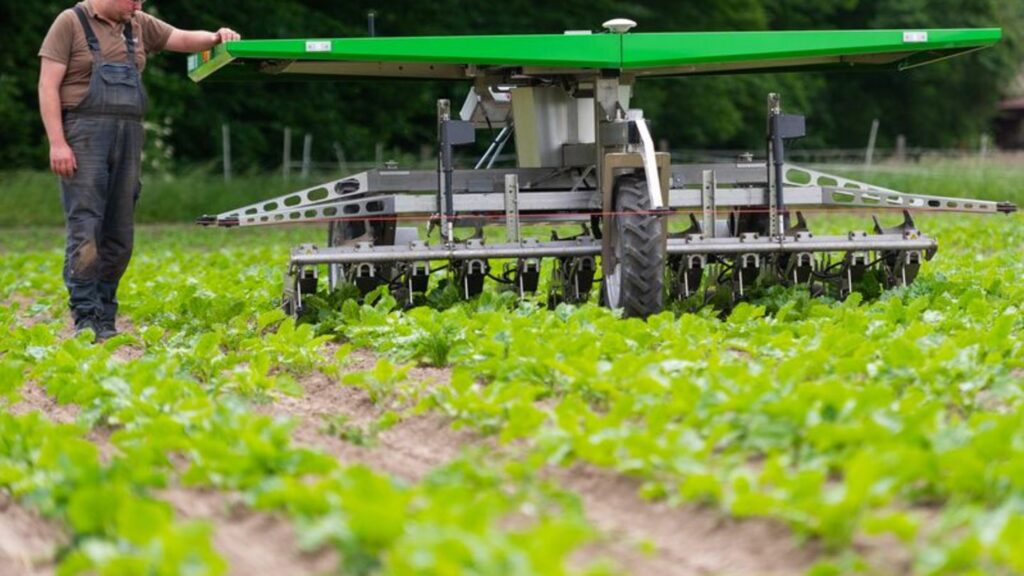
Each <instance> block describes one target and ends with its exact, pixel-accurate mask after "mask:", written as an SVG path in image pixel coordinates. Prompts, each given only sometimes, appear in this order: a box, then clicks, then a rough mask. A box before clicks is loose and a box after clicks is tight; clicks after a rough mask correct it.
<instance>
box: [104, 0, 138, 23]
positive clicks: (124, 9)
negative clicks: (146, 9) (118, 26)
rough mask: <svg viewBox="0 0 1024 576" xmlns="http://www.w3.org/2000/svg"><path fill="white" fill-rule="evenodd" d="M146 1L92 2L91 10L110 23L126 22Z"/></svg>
mask: <svg viewBox="0 0 1024 576" xmlns="http://www.w3.org/2000/svg"><path fill="white" fill-rule="evenodd" d="M145 1H146V0H92V5H93V9H95V10H96V13H97V14H99V15H100V16H102V17H104V18H106V19H107V20H110V21H112V22H128V21H129V20H131V19H132V16H133V15H134V14H135V11H136V10H141V9H142V4H143V3H145Z"/></svg>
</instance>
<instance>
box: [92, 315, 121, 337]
mask: <svg viewBox="0 0 1024 576" xmlns="http://www.w3.org/2000/svg"><path fill="white" fill-rule="evenodd" d="M96 330H97V332H96V340H98V341H99V340H109V339H111V338H113V337H114V336H117V325H116V324H115V322H114V320H113V319H110V320H108V319H106V318H100V319H99V320H97V321H96Z"/></svg>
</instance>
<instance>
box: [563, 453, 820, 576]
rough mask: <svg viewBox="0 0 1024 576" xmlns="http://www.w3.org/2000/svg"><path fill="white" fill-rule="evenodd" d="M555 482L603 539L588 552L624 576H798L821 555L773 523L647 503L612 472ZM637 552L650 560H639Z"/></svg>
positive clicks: (578, 470) (582, 473)
mask: <svg viewBox="0 0 1024 576" xmlns="http://www.w3.org/2000/svg"><path fill="white" fill-rule="evenodd" d="M554 477H555V478H556V479H557V480H558V482H559V484H561V485H562V486H563V487H565V488H567V489H569V490H572V491H573V492H575V493H577V494H579V496H580V498H581V499H582V501H583V505H584V510H585V511H586V514H587V518H588V519H589V520H590V521H591V523H593V524H594V526H596V527H597V528H598V529H600V530H601V531H602V532H603V533H605V534H606V535H607V536H608V539H607V542H605V544H604V546H603V547H600V548H598V549H597V550H595V552H596V553H598V554H604V555H607V556H609V557H611V558H612V559H614V560H615V561H617V562H618V563H619V565H621V566H623V567H624V568H625V569H626V570H627V571H628V572H629V573H630V574H636V575H647V574H658V575H659V576H696V575H710V574H758V575H776V574H777V575H782V574H803V573H804V572H806V571H807V569H808V568H810V567H811V566H812V565H813V564H814V562H815V561H816V559H817V556H818V554H819V553H820V551H819V550H818V547H817V546H815V545H813V544H804V545H802V546H801V545H800V543H799V542H797V540H796V538H795V537H794V536H793V535H792V533H791V532H790V530H789V529H788V528H786V527H785V526H783V525H782V524H781V523H778V522H773V521H769V520H761V519H744V520H736V519H732V518H729V517H727V516H725V515H723V514H722V513H721V512H719V511H717V510H713V509H710V508H703V507H700V506H695V505H683V506H677V507H672V506H669V505H667V504H664V503H660V502H649V501H647V500H644V499H642V498H640V497H639V496H638V491H639V488H640V482H639V481H637V480H634V479H631V478H627V477H624V476H622V475H620V474H616V473H614V472H611V471H607V470H600V469H596V468H594V467H592V466H586V465H575V466H573V467H571V468H569V469H563V470H559V471H557V472H556V473H555V474H554ZM643 546H649V547H651V548H652V551H651V553H650V554H647V553H642V552H640V550H641V547H643Z"/></svg>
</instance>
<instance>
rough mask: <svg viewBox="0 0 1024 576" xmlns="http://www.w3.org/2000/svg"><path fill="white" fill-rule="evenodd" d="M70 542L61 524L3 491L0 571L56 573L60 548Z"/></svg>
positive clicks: (35, 575)
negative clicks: (15, 500) (32, 509)
mask: <svg viewBox="0 0 1024 576" xmlns="http://www.w3.org/2000/svg"><path fill="white" fill-rule="evenodd" d="M65 544H67V536H66V535H65V534H64V532H63V531H62V530H61V529H60V526H59V525H58V524H57V523H55V522H51V521H49V520H45V519H43V518H40V517H39V516H38V515H37V514H36V513H35V512H32V511H29V510H26V509H24V508H22V507H21V506H19V505H18V504H16V503H14V502H12V501H11V500H10V499H9V498H8V497H7V496H5V495H0V574H4V575H5V576H44V575H49V574H53V573H54V568H55V561H56V556H57V550H58V549H59V548H60V547H61V546H64V545H65Z"/></svg>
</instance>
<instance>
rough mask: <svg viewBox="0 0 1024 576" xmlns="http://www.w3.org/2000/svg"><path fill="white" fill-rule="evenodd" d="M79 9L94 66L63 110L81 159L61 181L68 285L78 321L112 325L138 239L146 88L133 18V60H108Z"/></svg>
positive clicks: (128, 27)
mask: <svg viewBox="0 0 1024 576" xmlns="http://www.w3.org/2000/svg"><path fill="white" fill-rule="evenodd" d="M74 10H75V13H76V14H77V15H78V19H79V21H80V22H81V23H82V28H83V29H84V30H85V36H86V40H87V41H88V44H89V51H90V52H91V53H92V59H93V64H92V77H91V79H90V80H89V92H88V93H87V94H86V96H85V99H84V100H82V102H81V103H80V104H79V105H78V106H76V107H75V108H72V109H70V110H65V111H64V134H65V137H66V138H67V141H68V144H69V145H70V146H71V150H72V151H73V152H74V154H75V158H76V160H77V163H78V169H77V170H76V171H75V173H74V175H73V176H72V177H71V178H62V179H61V183H60V184H61V201H62V203H63V205H64V216H65V222H66V227H67V247H66V250H65V254H64V284H65V285H66V286H67V289H68V295H69V296H70V302H69V303H70V306H71V314H72V316H73V317H74V318H75V321H76V322H77V321H79V320H81V319H85V318H92V319H94V320H96V321H98V322H100V323H101V324H107V325H109V326H110V327H113V323H114V318H115V316H116V314H117V297H116V294H117V284H118V282H119V281H120V280H121V276H123V275H124V272H125V270H126V269H127V268H128V261H129V260H130V259H131V255H132V246H133V243H134V234H133V219H134V216H135V202H136V201H137V200H138V197H139V193H140V192H141V185H142V184H141V182H140V180H139V177H140V171H141V162H142V144H143V129H142V117H143V115H144V114H145V111H146V93H145V90H144V89H143V87H142V78H141V74H140V73H139V70H138V68H137V67H136V65H135V39H134V37H133V32H132V24H131V22H127V23H125V25H124V39H125V44H126V46H127V52H128V61H127V62H108V61H106V60H104V59H103V55H102V53H101V52H100V43H99V40H98V39H97V38H96V34H95V32H94V31H93V29H92V27H91V26H90V25H89V19H88V17H87V15H86V13H85V10H84V9H83V8H82V7H81V5H78V6H75V9H74Z"/></svg>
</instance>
